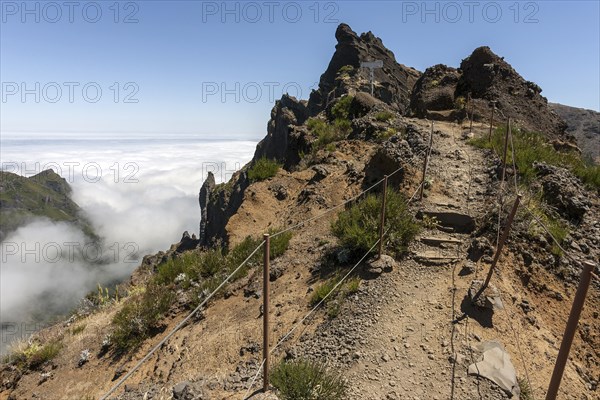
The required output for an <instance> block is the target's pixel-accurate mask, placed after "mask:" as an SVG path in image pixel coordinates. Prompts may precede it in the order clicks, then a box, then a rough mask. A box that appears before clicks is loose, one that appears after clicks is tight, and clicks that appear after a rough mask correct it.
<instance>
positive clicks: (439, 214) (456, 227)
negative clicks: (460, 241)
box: [417, 210, 475, 233]
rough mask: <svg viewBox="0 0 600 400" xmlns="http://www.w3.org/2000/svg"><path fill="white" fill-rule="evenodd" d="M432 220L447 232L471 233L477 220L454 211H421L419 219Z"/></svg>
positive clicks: (418, 215) (418, 214)
mask: <svg viewBox="0 0 600 400" xmlns="http://www.w3.org/2000/svg"><path fill="white" fill-rule="evenodd" d="M426 217H427V218H430V219H433V218H435V220H436V221H437V225H438V228H439V229H440V230H443V231H445V232H457V233H471V232H473V231H474V230H475V219H474V218H473V217H471V216H470V215H467V214H462V213H459V212H453V211H428V210H420V211H419V212H418V213H417V218H419V219H423V218H426Z"/></svg>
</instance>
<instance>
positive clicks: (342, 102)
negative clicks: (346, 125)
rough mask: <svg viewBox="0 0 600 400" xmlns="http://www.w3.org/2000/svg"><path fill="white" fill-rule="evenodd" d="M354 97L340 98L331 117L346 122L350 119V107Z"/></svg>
mask: <svg viewBox="0 0 600 400" xmlns="http://www.w3.org/2000/svg"><path fill="white" fill-rule="evenodd" d="M353 99H354V97H352V96H349V95H346V96H344V97H342V98H340V99H339V100H338V101H337V103H335V104H334V105H333V107H332V108H331V115H332V116H333V118H334V119H341V120H345V119H348V118H350V105H351V104H352V100H353Z"/></svg>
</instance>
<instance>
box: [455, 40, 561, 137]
mask: <svg viewBox="0 0 600 400" xmlns="http://www.w3.org/2000/svg"><path fill="white" fill-rule="evenodd" d="M460 70H461V72H462V74H461V76H460V79H459V81H458V84H457V88H456V97H459V96H462V97H463V98H465V99H466V98H467V96H468V94H469V93H471V96H472V98H473V100H474V101H475V103H474V104H475V108H476V112H477V113H479V114H480V115H482V116H486V115H489V109H488V105H489V102H491V101H495V102H496V107H497V108H498V110H499V118H502V119H503V120H504V119H505V118H508V117H511V118H513V120H514V121H515V122H516V123H517V124H518V125H519V126H521V127H522V128H525V129H527V130H532V131H537V132H541V133H543V134H545V135H547V136H550V137H561V136H563V135H564V131H565V128H566V124H565V123H564V121H563V120H562V119H561V118H560V117H559V116H558V115H556V114H555V113H554V112H553V111H552V110H551V109H550V108H549V107H548V100H547V99H546V98H545V97H544V96H542V95H541V92H542V89H541V88H540V87H539V86H538V85H536V84H535V83H533V82H530V81H527V80H525V79H524V78H523V77H522V76H521V75H519V74H518V73H517V71H515V70H514V68H513V67H512V66H511V65H510V64H509V63H507V62H506V61H504V58H502V57H499V56H497V55H496V54H494V52H492V50H490V48H489V47H487V46H484V47H479V48H477V49H475V51H473V53H472V54H471V55H470V56H469V57H467V58H466V59H464V60H463V61H462V62H461V64H460Z"/></svg>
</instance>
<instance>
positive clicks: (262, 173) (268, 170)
mask: <svg viewBox="0 0 600 400" xmlns="http://www.w3.org/2000/svg"><path fill="white" fill-rule="evenodd" d="M279 168H281V165H280V164H279V163H278V162H277V161H274V160H270V159H268V158H266V157H262V158H259V159H258V160H256V162H255V163H254V164H253V165H252V167H250V169H249V170H248V178H249V179H250V181H252V182H258V181H264V180H265V179H268V178H272V177H274V176H275V175H277V171H279Z"/></svg>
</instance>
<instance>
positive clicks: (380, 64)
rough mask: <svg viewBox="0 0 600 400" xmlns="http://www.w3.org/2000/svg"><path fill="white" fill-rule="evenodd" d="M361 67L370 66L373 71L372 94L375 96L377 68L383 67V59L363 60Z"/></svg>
mask: <svg viewBox="0 0 600 400" xmlns="http://www.w3.org/2000/svg"><path fill="white" fill-rule="evenodd" d="M360 66H361V68H369V70H370V71H371V96H373V82H374V81H375V76H374V74H375V68H383V60H375V61H361V62H360Z"/></svg>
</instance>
